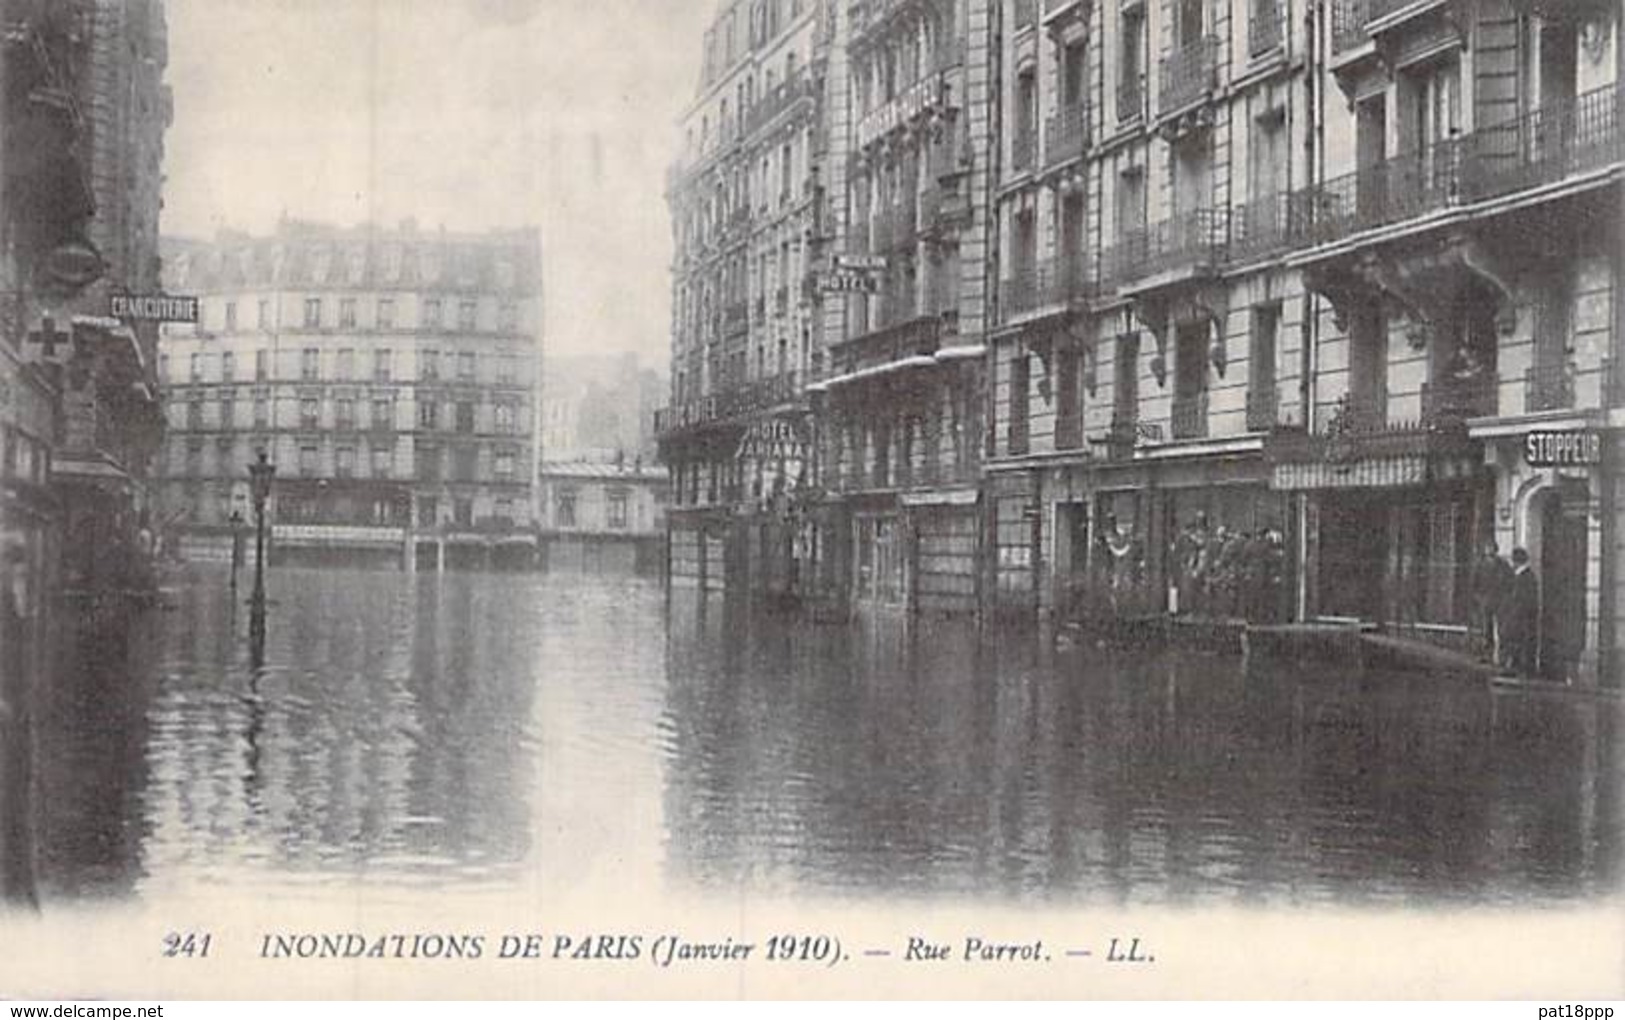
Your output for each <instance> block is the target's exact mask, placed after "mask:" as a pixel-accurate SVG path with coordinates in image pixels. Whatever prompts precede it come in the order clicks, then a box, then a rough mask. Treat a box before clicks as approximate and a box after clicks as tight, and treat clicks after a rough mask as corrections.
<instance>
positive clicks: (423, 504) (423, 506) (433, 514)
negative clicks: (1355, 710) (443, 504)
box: [418, 476, 440, 528]
mask: <svg viewBox="0 0 1625 1020" xmlns="http://www.w3.org/2000/svg"><path fill="white" fill-rule="evenodd" d="M420 477H421V476H420ZM439 523H440V500H438V499H436V498H435V497H433V496H419V497H418V527H420V528H433V527H435V526H436V525H438V524H439Z"/></svg>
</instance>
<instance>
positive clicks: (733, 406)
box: [654, 372, 803, 436]
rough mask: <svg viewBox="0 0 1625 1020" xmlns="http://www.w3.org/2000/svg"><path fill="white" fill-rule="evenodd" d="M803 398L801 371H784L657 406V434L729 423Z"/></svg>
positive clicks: (797, 401) (655, 415)
mask: <svg viewBox="0 0 1625 1020" xmlns="http://www.w3.org/2000/svg"><path fill="white" fill-rule="evenodd" d="M802 399H803V396H802V388H801V377H800V375H799V374H798V373H796V372H784V373H781V374H779V375H774V376H768V377H766V378H763V379H757V380H753V381H751V382H747V383H744V384H742V385H738V386H730V387H727V388H725V389H721V390H718V391H717V392H715V393H708V394H705V395H704V396H700V397H695V398H693V399H692V400H686V401H683V402H682V403H680V404H674V405H672V406H671V407H662V408H657V409H656V410H655V413H654V430H655V434H656V435H661V436H665V435H669V434H671V433H675V432H681V431H687V430H692V429H699V428H704V427H706V426H711V425H719V424H725V423H728V422H730V421H732V420H734V419H736V418H739V417H742V416H744V415H747V414H754V413H758V412H761V411H767V410H772V409H773V408H776V407H783V406H786V405H793V404H799V403H800V402H801V401H802Z"/></svg>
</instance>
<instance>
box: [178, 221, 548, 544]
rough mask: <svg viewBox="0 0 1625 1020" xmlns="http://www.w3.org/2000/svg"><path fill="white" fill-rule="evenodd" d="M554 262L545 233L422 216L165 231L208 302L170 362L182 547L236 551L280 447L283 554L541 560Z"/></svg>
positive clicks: (186, 284) (191, 283)
mask: <svg viewBox="0 0 1625 1020" xmlns="http://www.w3.org/2000/svg"><path fill="white" fill-rule="evenodd" d="M540 259H541V253H540V243H539V240H538V238H537V235H536V234H535V232H533V231H527V230H515V231H505V232H496V233H484V234H461V233H449V232H446V231H420V230H418V229H416V227H415V225H413V224H412V223H411V222H407V223H405V224H403V225H402V226H401V227H400V228H399V229H396V230H384V229H379V228H374V227H360V228H355V229H339V228H334V227H328V226H317V225H311V224H304V223H297V222H290V221H284V222H283V223H281V224H280V225H279V226H278V228H277V230H276V232H275V233H274V234H272V235H271V236H269V237H259V238H256V237H249V236H246V235H241V234H232V233H223V234H221V235H220V236H219V237H218V238H216V239H215V240H213V241H209V242H196V241H187V240H180V239H176V240H172V241H166V276H167V283H168V285H169V287H170V288H171V289H172V290H173V291H175V292H185V293H192V294H197V295H199V296H200V297H201V298H202V311H201V322H200V323H199V324H198V325H197V326H196V327H195V328H192V327H170V328H169V330H168V332H167V333H166V335H165V337H164V342H163V350H162V353H161V355H160V359H159V366H160V367H159V373H160V376H161V377H162V379H163V383H164V394H165V404H166V407H167V411H168V418H169V424H170V433H169V442H168V445H167V448H166V450H165V456H164V459H163V470H162V475H163V478H164V484H163V505H164V508H165V515H166V517H165V519H166V521H168V522H171V523H172V524H173V526H174V530H175V532H176V535H177V537H178V539H179V541H180V543H181V545H182V547H183V548H184V549H191V550H193V551H197V552H201V551H203V550H204V549H211V548H212V549H215V550H219V549H221V548H223V547H225V544H226V542H227V539H226V538H225V533H226V532H227V531H228V530H229V528H230V527H231V519H232V515H233V514H238V515H240V516H241V517H242V518H243V519H245V520H246V519H247V518H248V517H249V516H250V513H251V510H250V506H249V494H248V480H247V473H246V469H247V465H248V464H249V462H250V461H251V460H252V459H253V458H254V457H255V455H256V453H257V452H258V451H260V450H264V451H266V452H267V453H268V454H269V455H270V458H271V460H272V462H273V463H275V464H276V466H277V469H278V471H277V481H276V490H275V496H274V501H275V512H274V522H275V526H274V532H273V546H274V547H275V549H276V550H277V558H279V559H287V558H298V557H315V558H320V559H322V560H324V561H328V560H332V559H335V558H342V559H347V560H363V561H366V560H372V561H380V562H404V563H405V564H406V565H409V566H410V565H413V564H414V563H415V562H416V560H417V559H421V560H422V561H423V563H424V564H425V565H431V564H434V565H443V564H444V563H445V562H446V561H447V560H448V559H449V560H451V561H452V562H454V563H460V562H466V563H470V564H484V563H487V562H493V563H514V564H521V563H528V562H529V561H530V560H531V558H532V557H533V554H534V549H535V542H536V539H535V532H534V528H533V527H532V524H533V520H534V503H533V495H534V481H535V469H536V463H537V462H536V454H537V448H536V444H535V431H536V420H535V415H536V410H537V402H536V393H537V382H536V372H537V367H538V363H539V351H538V345H537V342H536V332H537V330H536V324H537V322H538V318H539V315H540V307H539V302H540V298H539V284H540Z"/></svg>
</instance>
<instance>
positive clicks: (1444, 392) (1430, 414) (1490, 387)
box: [1422, 369, 1497, 422]
mask: <svg viewBox="0 0 1625 1020" xmlns="http://www.w3.org/2000/svg"><path fill="white" fill-rule="evenodd" d="M1496 389H1497V386H1496V376H1495V371H1494V370H1493V369H1488V370H1485V371H1481V372H1478V373H1476V374H1475V375H1473V376H1472V377H1471V378H1465V379H1450V378H1445V379H1436V380H1433V381H1432V382H1425V383H1423V384H1422V420H1423V421H1424V422H1448V421H1457V420H1461V419H1465V418H1481V417H1484V416H1486V415H1493V414H1495V413H1496V410H1497V406H1496V405H1497V400H1496V396H1497V394H1496Z"/></svg>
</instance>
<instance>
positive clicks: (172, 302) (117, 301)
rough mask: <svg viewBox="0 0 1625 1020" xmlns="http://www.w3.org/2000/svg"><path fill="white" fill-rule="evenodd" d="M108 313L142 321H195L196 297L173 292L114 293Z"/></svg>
mask: <svg viewBox="0 0 1625 1020" xmlns="http://www.w3.org/2000/svg"><path fill="white" fill-rule="evenodd" d="M108 314H110V315H112V317H113V318H115V319H137V320H140V321H142V322H196V321H197V318H198V315H197V298H195V297H182V296H177V295H173V294H114V295H113V296H112V298H111V299H110V302H109V307H108Z"/></svg>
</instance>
